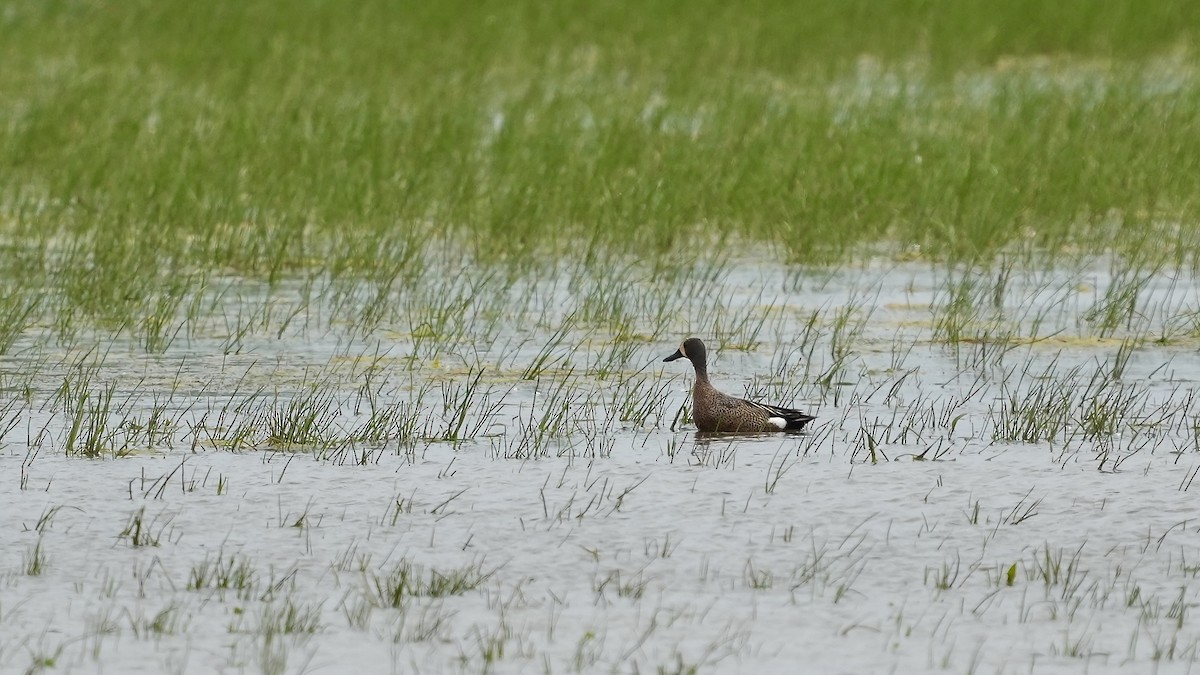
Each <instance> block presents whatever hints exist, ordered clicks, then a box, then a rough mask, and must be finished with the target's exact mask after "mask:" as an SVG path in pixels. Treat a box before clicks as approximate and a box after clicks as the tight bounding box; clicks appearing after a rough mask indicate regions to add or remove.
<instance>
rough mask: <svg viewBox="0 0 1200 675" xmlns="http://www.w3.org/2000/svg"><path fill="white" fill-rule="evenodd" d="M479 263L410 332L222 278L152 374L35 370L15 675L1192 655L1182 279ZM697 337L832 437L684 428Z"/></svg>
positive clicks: (1108, 668) (1192, 330)
mask: <svg viewBox="0 0 1200 675" xmlns="http://www.w3.org/2000/svg"><path fill="white" fill-rule="evenodd" d="M463 269H466V270H467V271H465V272H462V273H460V274H458V275H457V276H450V275H431V276H430V278H429V280H428V282H427V283H426V282H422V281H418V282H416V283H414V284H413V285H410V286H407V287H405V289H404V290H402V291H396V292H395V293H393V294H392V295H389V296H388V297H387V305H388V306H389V307H396V308H400V309H397V310H395V311H396V316H403V317H406V318H407V317H411V320H410V322H409V327H410V328H409V330H400V329H397V328H393V329H389V330H381V331H376V332H374V333H370V332H368V331H363V330H362V329H361V326H360V325H356V324H355V323H354V322H349V321H346V322H340V321H328V322H321V321H320V320H319V319H317V318H315V317H319V316H321V315H322V314H323V311H322V310H321V309H320V307H319V305H314V304H313V303H312V301H311V300H309V299H308V298H310V297H311V296H312V294H311V293H307V292H306V291H305V290H304V288H305V286H306V284H307V285H312V283H313V282H312V281H311V280H307V281H306V280H303V279H298V280H294V281H287V282H283V283H279V284H276V285H274V286H270V287H263V286H256V285H254V284H247V285H245V286H244V287H241V286H239V282H238V280H236V279H230V280H228V285H227V286H226V287H224V288H219V289H214V290H212V291H211V292H213V293H214V294H216V295H217V296H219V297H221V298H226V299H228V298H232V297H237V298H238V299H239V302H238V303H237V304H230V303H229V302H227V301H222V302H212V303H207V302H204V303H200V304H203V305H205V306H209V307H213V308H215V310H214V311H211V312H207V313H205V312H198V313H195V314H188V313H185V312H184V311H183V310H182V309H181V310H180V311H179V313H178V314H177V315H174V316H173V318H172V320H171V321H170V322H168V325H169V326H170V327H171V329H172V330H175V328H176V327H179V329H178V330H177V331H175V335H176V337H175V338H174V339H173V341H172V342H171V343H170V344H169V345H168V346H167V348H166V349H164V350H163V351H161V352H160V353H154V354H147V353H146V352H145V350H144V349H141V348H140V347H139V346H138V345H139V343H138V342H137V339H136V338H135V337H129V336H118V337H116V338H113V339H111V340H110V341H108V342H105V343H104V346H103V348H100V349H96V350H83V349H69V348H62V347H58V346H56V345H55V344H54V343H53V341H47V340H39V339H37V335H36V332H33V333H32V334H26V335H23V336H22V337H20V338H18V339H17V341H16V342H15V344H14V348H13V349H11V350H10V351H9V355H8V356H7V357H6V359H5V361H4V365H3V372H4V378H5V381H4V384H5V398H4V408H3V410H2V411H0V420H2V421H3V428H4V429H5V430H6V432H5V435H4V448H5V450H4V453H3V455H2V456H0V465H2V467H3V468H2V469H0V475H3V476H4V477H5V478H4V481H3V484H2V485H0V502H2V504H0V509H2V511H3V513H4V514H5V519H4V520H5V523H6V524H5V526H4V527H5V535H4V541H5V543H6V544H5V546H4V550H3V559H2V560H0V570H2V571H3V577H2V579H0V621H2V622H3V625H4V627H5V630H4V632H3V637H2V638H0V663H3V664H4V665H3V669H4V670H5V671H6V672H9V671H11V672H26V671H39V670H43V669H45V670H50V669H53V670H56V671H58V670H61V671H64V672H270V673H280V672H322V671H326V672H328V671H343V670H345V669H347V668H357V669H360V670H363V671H366V672H385V671H388V670H391V671H393V672H532V671H537V672H544V671H548V672H583V671H616V672H670V673H675V672H683V673H686V672H781V673H782V672H794V670H795V668H796V664H798V663H802V664H805V665H806V667H808V668H811V669H813V670H814V671H820V672H890V671H894V672H921V671H938V670H941V671H946V672H1005V673H1008V672H1011V673H1017V672H1021V673H1025V672H1038V673H1042V672H1048V673H1060V672H1062V673H1066V672H1071V673H1074V672H1128V671H1129V669H1131V668H1134V669H1139V670H1154V669H1163V670H1164V671H1166V672H1186V671H1187V670H1189V669H1190V668H1191V666H1192V664H1193V662H1194V660H1195V659H1196V658H1197V654H1196V649H1197V643H1198V641H1200V632H1198V631H1197V627H1196V626H1197V624H1195V623H1194V621H1193V618H1192V613H1193V610H1194V607H1195V605H1196V603H1197V601H1198V599H1197V592H1198V591H1197V590H1196V588H1195V583H1194V580H1195V575H1196V574H1197V572H1198V571H1200V533H1198V532H1197V527H1196V525H1195V523H1194V516H1193V515H1192V514H1193V512H1194V506H1193V503H1194V499H1193V498H1192V497H1193V495H1192V494H1190V491H1191V490H1192V489H1200V488H1192V482H1193V479H1194V477H1195V474H1196V472H1197V469H1198V467H1200V461H1197V455H1196V454H1195V453H1196V448H1197V447H1200V442H1198V440H1197V433H1198V431H1197V430H1198V429H1200V424H1198V423H1197V422H1196V410H1195V403H1194V398H1195V393H1196V387H1197V386H1198V383H1200V358H1198V356H1197V353H1196V346H1197V336H1196V330H1197V325H1198V323H1197V322H1196V321H1194V319H1195V318H1196V317H1197V316H1200V294H1198V293H1197V285H1196V284H1195V281H1194V279H1192V278H1191V277H1189V276H1186V275H1183V274H1167V273H1164V272H1161V271H1150V272H1143V273H1136V272H1138V271H1137V270H1133V271H1125V270H1123V269H1122V268H1121V267H1120V266H1118V265H1114V264H1113V263H1112V262H1111V261H1106V260H1101V259H1090V260H1082V261H1080V262H1078V263H1077V264H1075V265H1073V266H1070V265H1059V266H1057V267H1035V266H1019V267H1012V268H999V269H996V268H992V269H988V270H973V269H970V268H963V269H950V270H949V271H947V268H944V267H938V266H930V265H926V264H920V263H892V262H889V263H886V264H884V263H874V264H867V265H860V266H857V267H849V268H845V269H842V270H838V271H831V270H828V269H824V270H822V269H817V268H798V267H796V266H789V265H786V264H782V263H763V262H762V261H743V260H737V259H732V260H727V259H721V260H719V261H697V262H695V263H694V264H692V265H691V266H681V267H680V268H679V269H678V270H676V272H675V273H674V274H673V275H672V276H670V278H662V277H656V276H655V275H654V274H652V273H649V272H647V271H646V270H645V269H643V268H639V267H638V266H637V265H630V266H628V267H625V268H620V269H619V270H617V271H614V272H609V273H608V274H606V275H594V276H584V275H581V274H574V275H572V272H570V271H569V270H568V271H564V270H547V271H544V272H542V273H540V274H535V275H527V276H524V277H519V278H516V279H513V280H512V281H509V282H506V283H504V284H498V283H496V282H495V281H494V280H493V279H494V278H493V277H491V276H489V275H488V273H487V272H486V271H484V270H478V271H475V270H472V269H471V268H470V267H466V268H463ZM447 279H450V281H449V282H447V281H446V280H447ZM497 288H499V289H500V290H498V291H497V290H496V289H497ZM479 289H487V291H488V292H478V291H479ZM361 290H362V292H361V293H359V294H357V295H355V293H354V292H352V291H353V289H351V290H350V291H347V294H346V295H347V297H351V296H353V297H356V298H360V299H359V300H357V301H356V302H358V303H359V304H357V305H355V306H356V307H359V308H369V307H371V306H372V305H371V303H370V301H364V300H361V298H369V297H370V294H369V293H367V292H366V289H361ZM318 295H319V296H320V297H325V298H327V297H329V294H327V293H321V294H318ZM301 305H303V306H304V307H305V308H306V309H305V311H304V312H299V311H296V308H297V307H299V306H301ZM325 313H326V314H329V315H333V314H336V312H334V311H328V312H325ZM364 313H365V310H364ZM288 317H293V318H292V319H289V318H288ZM294 317H310V318H307V319H304V320H297V319H295V318H294ZM382 321H383V323H384V324H387V325H390V326H396V325H399V321H397V320H396V318H395V317H390V318H385V319H383V320H382ZM229 326H246V330H244V331H241V333H240V337H239V340H238V342H236V343H234V342H231V341H230V337H229V336H230V334H231V333H233V334H238V331H230V330H228V327H229ZM698 326H708V327H715V330H712V332H711V333H708V334H701V335H700V336H701V337H703V338H705V339H706V341H707V342H708V344H709V349H710V352H712V353H713V356H714V358H713V360H712V363H711V366H710V368H711V372H712V375H713V377H714V380H715V382H716V383H717V385H718V386H719V387H722V388H723V389H724V390H725V391H727V392H729V393H737V394H745V395H748V396H751V397H754V398H757V399H761V400H763V401H765V402H771V403H782V404H794V405H796V407H800V408H802V409H806V410H808V411H810V412H812V413H814V414H816V415H818V418H819V419H818V420H817V421H816V422H815V423H814V424H813V425H811V427H810V429H809V430H808V431H807V432H806V433H804V434H799V435H758V436H756V435H740V436H739V435H734V436H706V435H700V434H697V433H696V432H695V431H694V430H693V429H692V427H691V426H690V425H689V422H688V420H687V419H686V413H685V411H686V408H687V405H688V400H687V390H688V386H689V383H690V372H688V370H689V369H688V368H687V367H686V366H687V364H686V362H677V363H672V364H663V363H661V358H662V357H663V356H665V355H666V354H669V353H670V352H671V351H673V350H674V349H675V347H676V346H677V343H678V341H680V340H681V339H682V338H683V337H686V336H687V335H690V334H692V333H693V331H694V330H695V328H696V327H698ZM364 333H366V334H367V335H369V337H368V336H365V335H364Z"/></svg>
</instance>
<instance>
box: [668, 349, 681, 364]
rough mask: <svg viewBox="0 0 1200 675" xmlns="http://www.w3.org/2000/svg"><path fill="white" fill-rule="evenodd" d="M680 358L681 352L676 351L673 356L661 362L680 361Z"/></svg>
mask: <svg viewBox="0 0 1200 675" xmlns="http://www.w3.org/2000/svg"><path fill="white" fill-rule="evenodd" d="M682 358H683V352H681V351H679V350H678V349H676V350H675V353H674V354H672V355H670V356H668V357H667V358H665V359H663V361H674V360H675V359H682Z"/></svg>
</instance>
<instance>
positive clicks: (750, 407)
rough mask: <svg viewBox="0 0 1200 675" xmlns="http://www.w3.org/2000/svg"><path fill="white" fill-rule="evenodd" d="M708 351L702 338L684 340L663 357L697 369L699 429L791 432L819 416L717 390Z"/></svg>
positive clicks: (694, 392) (695, 403) (694, 401)
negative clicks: (711, 377)
mask: <svg viewBox="0 0 1200 675" xmlns="http://www.w3.org/2000/svg"><path fill="white" fill-rule="evenodd" d="M707 357H708V354H707V352H706V351H705V350H704V343H703V342H701V341H700V339H699V338H694V337H693V338H688V339H686V340H684V341H683V344H682V345H681V346H680V347H679V349H677V350H675V353H674V354H672V355H670V356H668V357H667V358H665V359H663V361H674V360H675V359H687V360H689V361H691V362H692V366H693V367H694V368H695V369H696V385H695V387H693V388H692V419H694V420H695V421H696V427H697V428H699V429H700V431H792V430H796V429H803V428H804V425H805V424H808V423H809V422H811V421H813V420H814V419H816V418H815V417H813V416H812V415H806V414H804V413H802V412H800V411H799V410H792V409H790V408H778V407H776V406H773V405H763V404H762V403H755V402H754V401H747V400H746V399H744V398H734V397H732V396H728V395H726V394H722V393H721V392H719V391H717V389H716V387H714V386H712V383H711V382H709V381H708V361H707Z"/></svg>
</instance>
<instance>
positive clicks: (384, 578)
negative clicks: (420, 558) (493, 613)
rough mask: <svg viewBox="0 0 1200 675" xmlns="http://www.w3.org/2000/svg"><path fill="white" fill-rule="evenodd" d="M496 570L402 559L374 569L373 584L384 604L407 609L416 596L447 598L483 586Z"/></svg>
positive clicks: (471, 565)
mask: <svg viewBox="0 0 1200 675" xmlns="http://www.w3.org/2000/svg"><path fill="white" fill-rule="evenodd" d="M494 573H495V570H492V571H489V572H485V571H484V570H483V566H482V564H481V563H473V564H470V565H466V566H464V567H459V568H451V569H437V568H429V570H428V572H426V569H425V568H424V567H422V566H421V565H417V564H415V563H413V562H411V561H409V560H400V561H398V562H396V563H395V564H393V565H392V567H391V568H390V569H388V570H386V571H383V572H382V573H379V574H375V573H372V574H371V575H370V576H371V579H370V584H369V585H370V586H371V588H372V589H373V590H374V597H375V599H376V601H377V602H378V603H379V605H380V606H381V607H391V608H395V609H404V608H406V607H407V606H408V603H409V601H410V600H411V599H412V598H443V597H446V596H452V595H462V594H464V593H467V592H468V591H473V590H475V589H477V588H479V587H480V586H481V585H482V584H483V583H484V582H485V581H487V580H488V578H490V577H491V576H492V575H493V574H494Z"/></svg>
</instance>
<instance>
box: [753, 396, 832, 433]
mask: <svg viewBox="0 0 1200 675" xmlns="http://www.w3.org/2000/svg"><path fill="white" fill-rule="evenodd" d="M746 403H749V404H750V405H752V406H754V407H755V408H758V409H760V410H762V411H763V412H765V413H767V416H768V417H767V422H769V423H770V424H771V425H772V426H774V427H775V428H777V429H780V430H783V429H803V428H804V425H805V424H808V423H809V422H811V421H813V420H815V419H817V418H816V417H813V416H812V415H809V414H807V413H802V412H800V411H799V410H792V409H791V408H780V407H779V406H776V405H767V404H766V403H759V402H757V401H749V400H747V401H746Z"/></svg>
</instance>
